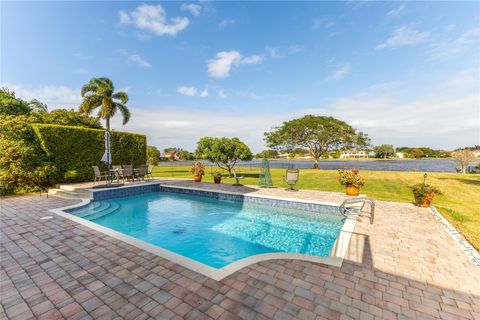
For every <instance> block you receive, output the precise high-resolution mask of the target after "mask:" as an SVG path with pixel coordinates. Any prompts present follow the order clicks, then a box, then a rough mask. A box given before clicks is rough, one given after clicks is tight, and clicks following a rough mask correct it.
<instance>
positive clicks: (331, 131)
mask: <svg viewBox="0 0 480 320" xmlns="http://www.w3.org/2000/svg"><path fill="white" fill-rule="evenodd" d="M265 140H266V142H267V145H268V147H269V148H275V149H277V150H278V149H282V148H283V149H287V150H293V149H295V148H306V149H307V150H308V151H309V153H310V155H311V156H312V157H313V158H314V164H313V168H314V169H318V161H319V159H320V157H321V156H322V154H324V153H326V152H330V151H335V150H339V149H343V148H353V147H358V148H363V147H365V146H367V145H368V144H369V143H370V142H369V141H370V139H369V138H368V136H367V135H366V134H364V133H362V132H357V131H356V130H355V129H354V128H353V127H351V126H350V125H348V124H347V123H346V122H343V121H341V120H338V119H335V118H333V117H324V116H314V115H306V116H304V117H302V118H298V119H294V120H290V121H286V122H284V123H283V124H282V125H281V126H279V127H276V128H274V130H273V131H271V132H266V133H265Z"/></svg>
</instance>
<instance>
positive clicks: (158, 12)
mask: <svg viewBox="0 0 480 320" xmlns="http://www.w3.org/2000/svg"><path fill="white" fill-rule="evenodd" d="M118 15H119V19H120V22H121V23H123V24H132V23H133V24H134V25H135V26H136V27H137V28H139V29H141V30H148V31H151V32H153V33H154V34H156V35H158V36H163V35H171V36H175V35H176V34H177V33H178V32H180V31H182V30H184V29H185V28H186V27H187V26H188V24H189V22H190V21H189V20H188V18H185V17H174V18H171V19H170V22H168V21H167V17H166V15H167V14H166V12H165V10H164V9H163V7H162V6H161V5H149V4H145V3H144V4H141V5H139V6H138V7H137V8H135V10H133V11H132V12H130V13H127V12H125V11H119V13H118Z"/></svg>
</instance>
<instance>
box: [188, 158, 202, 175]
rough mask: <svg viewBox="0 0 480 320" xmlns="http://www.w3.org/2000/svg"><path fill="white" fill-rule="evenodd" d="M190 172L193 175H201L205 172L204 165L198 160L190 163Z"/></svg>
mask: <svg viewBox="0 0 480 320" xmlns="http://www.w3.org/2000/svg"><path fill="white" fill-rule="evenodd" d="M191 172H192V173H193V175H195V176H203V175H204V174H205V166H204V165H203V163H201V162H200V161H197V162H195V163H193V164H192V168H191Z"/></svg>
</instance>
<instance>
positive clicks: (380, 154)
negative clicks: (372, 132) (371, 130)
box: [373, 144, 395, 159]
mask: <svg viewBox="0 0 480 320" xmlns="http://www.w3.org/2000/svg"><path fill="white" fill-rule="evenodd" d="M373 151H374V152H375V157H376V158H385V159H386V158H389V157H392V156H393V155H394V154H395V150H394V149H393V146H392V145H391V144H382V145H380V146H376V147H375V148H374V149H373Z"/></svg>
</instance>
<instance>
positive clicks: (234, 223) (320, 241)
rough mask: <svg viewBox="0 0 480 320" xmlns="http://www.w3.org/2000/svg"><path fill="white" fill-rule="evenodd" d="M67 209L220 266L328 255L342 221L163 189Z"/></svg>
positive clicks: (326, 215) (323, 214)
mask: <svg viewBox="0 0 480 320" xmlns="http://www.w3.org/2000/svg"><path fill="white" fill-rule="evenodd" d="M68 213H69V214H70V215H73V216H76V217H79V218H82V219H85V220H89V221H91V222H93V223H95V224H97V225H100V226H103V227H106V228H109V229H112V230H114V231H117V232H120V233H122V234H125V235H127V236H130V237H133V238H135V239H138V240H141V241H144V242H147V243H149V244H151V245H154V246H158V247H161V248H163V249H167V250H169V251H171V252H173V253H175V254H178V255H181V256H184V257H187V258H189V259H192V260H195V261H198V262H200V263H202V264H204V265H207V266H209V267H212V268H216V269H219V268H223V267H225V266H227V265H229V264H231V263H234V262H237V261H239V260H242V259H244V258H247V257H251V256H255V255H261V254H268V253H280V252H281V253H284V252H285V253H294V254H305V255H311V256H318V257H327V256H328V255H329V254H330V252H331V251H332V247H333V246H334V243H335V241H336V240H337V237H338V235H339V233H340V231H341V229H342V226H343V225H344V220H343V217H342V216H341V215H334V214H330V213H331V211H330V213H328V212H318V211H317V212H308V211H304V210H302V211H300V210H295V209H285V208H277V207H272V206H266V205H260V204H254V203H249V202H239V201H226V200H218V199H213V198H208V197H202V196H198V195H189V194H180V193H173V192H165V191H161V192H150V193H145V194H140V195H135V196H129V197H124V198H115V199H107V200H102V201H93V202H90V203H89V204H88V205H86V206H82V207H79V208H73V209H69V210H68Z"/></svg>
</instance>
